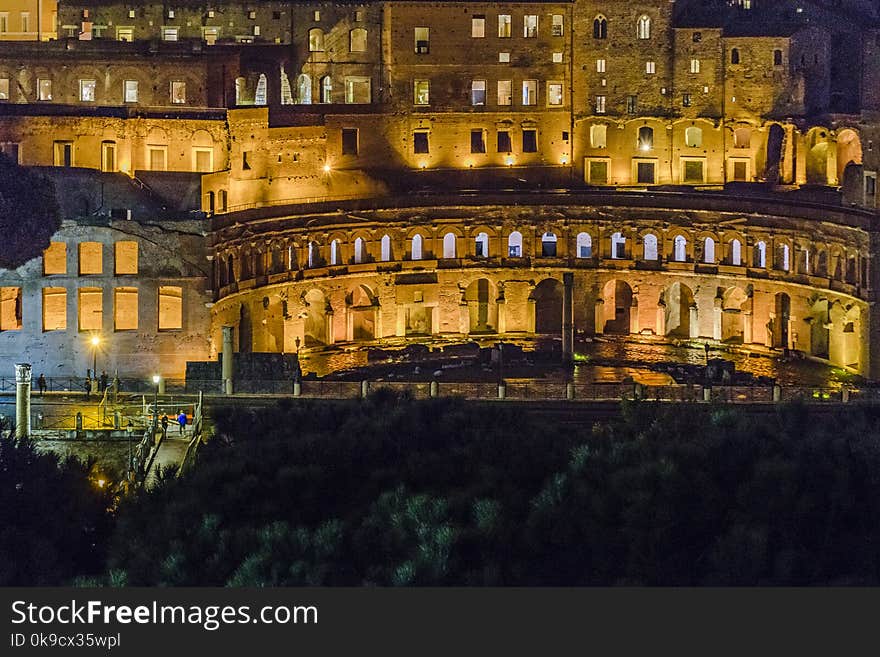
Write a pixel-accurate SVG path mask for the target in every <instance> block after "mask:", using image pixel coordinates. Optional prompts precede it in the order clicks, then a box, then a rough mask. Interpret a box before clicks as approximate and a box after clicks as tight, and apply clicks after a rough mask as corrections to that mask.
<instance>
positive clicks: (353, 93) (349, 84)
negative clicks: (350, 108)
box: [345, 76, 372, 105]
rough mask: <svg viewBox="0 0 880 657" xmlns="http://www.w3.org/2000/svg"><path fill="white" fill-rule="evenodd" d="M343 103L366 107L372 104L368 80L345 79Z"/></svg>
mask: <svg viewBox="0 0 880 657" xmlns="http://www.w3.org/2000/svg"><path fill="white" fill-rule="evenodd" d="M345 102H346V103H347V104H348V105H368V104H369V103H371V102H372V91H371V85H370V78H367V77H360V76H358V77H354V76H351V77H347V78H345Z"/></svg>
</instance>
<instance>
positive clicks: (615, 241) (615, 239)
mask: <svg viewBox="0 0 880 657" xmlns="http://www.w3.org/2000/svg"><path fill="white" fill-rule="evenodd" d="M611 257H612V258H614V259H615V260H623V259H624V258H626V238H625V237H624V236H623V233H614V234H613V235H612V236H611Z"/></svg>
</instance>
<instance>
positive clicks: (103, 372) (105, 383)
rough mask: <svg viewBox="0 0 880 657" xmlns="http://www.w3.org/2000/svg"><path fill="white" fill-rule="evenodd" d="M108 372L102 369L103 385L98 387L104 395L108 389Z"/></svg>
mask: <svg viewBox="0 0 880 657" xmlns="http://www.w3.org/2000/svg"><path fill="white" fill-rule="evenodd" d="M107 380H108V377H107V372H106V371H105V370H101V385H100V387H99V388H98V391H99V392H100V393H101V394H102V395H103V394H104V391H105V390H106V389H107Z"/></svg>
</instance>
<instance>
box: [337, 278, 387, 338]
mask: <svg viewBox="0 0 880 657" xmlns="http://www.w3.org/2000/svg"><path fill="white" fill-rule="evenodd" d="M345 301H346V306H347V310H348V317H347V322H346V333H347V334H348V335H347V336H346V339H347V340H349V341H359V340H375V339H376V338H377V337H379V331H378V328H379V326H378V324H379V299H378V298H376V295H375V294H374V293H373V291H372V290H371V289H370V288H369V286H367V285H363V284H361V285H358V286H356V287H355V288H353V289H352V290H350V291H349V293H348V294H347V295H346V298H345Z"/></svg>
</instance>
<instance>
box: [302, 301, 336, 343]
mask: <svg viewBox="0 0 880 657" xmlns="http://www.w3.org/2000/svg"><path fill="white" fill-rule="evenodd" d="M302 300H303V304H304V305H305V312H304V317H303V346H305V347H317V346H321V345H326V344H330V342H331V340H330V326H329V325H330V322H329V314H328V312H327V305H328V304H327V298H326V297H325V296H324V293H323V292H322V291H321V290H319V289H317V288H312V289H311V290H309V291H308V292H306V293H305V294H303V296H302Z"/></svg>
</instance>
